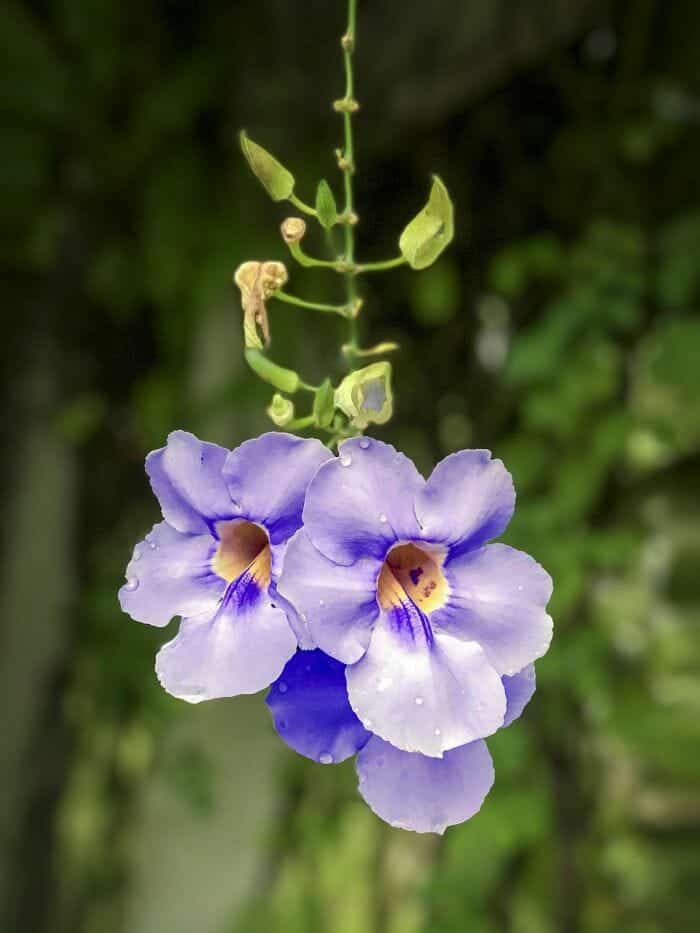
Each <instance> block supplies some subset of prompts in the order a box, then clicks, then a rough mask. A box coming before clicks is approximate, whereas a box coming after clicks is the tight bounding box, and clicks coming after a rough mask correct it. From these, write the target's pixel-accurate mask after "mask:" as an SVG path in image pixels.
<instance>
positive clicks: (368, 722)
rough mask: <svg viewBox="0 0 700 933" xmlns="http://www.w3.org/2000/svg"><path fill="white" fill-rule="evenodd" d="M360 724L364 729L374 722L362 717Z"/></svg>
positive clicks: (370, 726) (369, 727)
mask: <svg viewBox="0 0 700 933" xmlns="http://www.w3.org/2000/svg"><path fill="white" fill-rule="evenodd" d="M362 725H363V726H364V727H365V729H371V728H372V726H373V725H374V723H373V722H372V720H371V719H364V720H363V721H362Z"/></svg>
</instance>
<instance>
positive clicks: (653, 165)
mask: <svg viewBox="0 0 700 933" xmlns="http://www.w3.org/2000/svg"><path fill="white" fill-rule="evenodd" d="M344 27H345V2H344V0H332V2H330V0H235V2H234V0H208V2H207V3H195V2H192V0H189V2H188V0H140V2H139V3H123V2H121V0H87V2H86V0H36V2H24V3H22V2H19V0H5V3H4V4H3V5H2V10H1V12H0V50H1V51H2V61H3V82H2V88H1V90H0V112H1V113H2V126H3V129H2V143H1V145H2V161H1V164H2V173H1V176H0V185H1V186H2V190H1V197H0V204H2V208H0V212H1V215H2V232H3V236H2V246H1V250H2V262H3V269H4V276H3V302H2V304H3V309H4V310H3V311H2V320H3V328H2V341H1V345H0V354H1V357H2V371H3V375H4V376H5V377H6V378H5V380H4V385H5V388H4V390H3V392H2V398H1V400H0V405H1V406H2V408H1V413H2V424H3V433H2V437H3V447H4V455H3V457H2V461H1V465H0V476H1V477H2V484H3V485H2V489H3V503H4V506H3V514H4V518H3V522H2V530H1V532H0V545H1V547H2V562H1V571H0V573H1V574H2V585H1V586H0V603H1V608H2V611H1V613H0V619H1V621H0V737H1V738H0V929H1V930H3V931H7V933H98V931H99V933H160V931H163V930H167V931H168V933H191V931H194V930H197V931H199V933H258V931H261V930H274V931H276V930H282V931H285V933H433V931H440V933H443V931H444V933H453V931H454V933H464V931H478V933H685V931H691V930H695V929H697V918H698V916H699V915H700V885H699V884H698V873H699V871H700V832H699V831H700V689H699V682H698V670H699V665H698V660H699V655H700V639H699V637H698V634H699V623H700V571H699V562H700V522H699V519H700V314H698V313H697V312H698V307H699V303H700V173H699V172H698V166H699V165H700V132H699V129H700V71H699V69H698V62H699V61H700V5H698V3H697V2H695V0H666V2H663V0H619V2H613V0H608V2H604V0H600V2H597V0H517V2H516V0H431V2H430V3H419V2H411V0H365V2H361V3H360V14H359V42H358V54H357V72H358V78H357V84H358V88H357V94H358V97H359V100H360V101H361V103H362V110H361V112H360V114H359V115H358V119H357V121H356V127H357V134H358V135H357V147H358V165H359V172H358V175H357V193H358V209H359V212H360V215H361V218H362V221H361V226H360V228H359V234H358V235H359V252H360V256H361V257H362V258H366V259H380V258H386V257H389V256H393V255H395V253H396V239H397V237H398V234H399V232H400V230H401V229H402V227H403V226H404V224H405V223H406V222H407V221H408V220H409V219H410V218H411V217H412V216H413V215H414V214H415V213H416V211H417V210H418V209H419V208H420V207H421V206H422V205H423V203H424V201H425V197H426V194H427V190H428V186H429V176H430V173H431V172H433V171H435V172H438V173H439V174H440V175H441V176H442V177H443V179H444V180H445V182H446V183H447V185H448V188H449V189H450V191H451V193H452V195H453V196H454V199H455V202H456V206H457V219H458V227H457V237H456V242H455V243H454V245H453V247H452V248H451V249H450V250H449V251H448V252H447V253H446V254H445V255H444V257H443V258H442V259H441V260H440V261H439V262H438V263H437V264H436V265H435V266H434V267H433V268H432V269H430V270H429V271H427V272H425V273H422V274H416V273H413V272H411V271H410V270H397V271H395V272H393V273H392V274H391V275H386V276H378V277H373V278H371V280H367V282H366V286H365V297H366V307H365V312H364V314H363V318H362V329H363V337H364V339H365V342H369V341H371V342H375V341H377V340H384V339H395V340H397V341H399V342H400V344H401V348H402V349H401V351H400V353H399V354H397V356H396V357H395V370H396V383H397V385H396V388H397V399H398V404H397V414H396V418H395V420H394V421H393V422H392V424H391V425H390V426H388V427H387V429H386V430H383V431H382V432H381V436H382V437H383V438H385V439H387V440H389V441H391V442H392V443H395V444H396V445H398V446H399V447H401V448H403V449H404V450H405V451H406V452H407V453H408V454H410V455H411V456H412V457H413V458H415V460H416V462H417V463H418V465H419V466H420V467H421V468H422V469H424V470H426V471H428V470H430V468H431V466H432V465H433V464H434V462H435V461H436V460H437V459H439V458H441V457H443V456H444V455H446V454H448V453H449V452H450V451H452V450H455V449H458V448H461V447H465V446H487V447H490V448H492V449H493V450H494V451H495V452H496V454H497V455H498V456H499V457H501V458H502V459H503V460H504V461H505V463H506V464H507V466H508V467H509V468H510V469H511V470H512V472H513V474H514V476H515V480H516V486H517V488H518V493H519V505H518V511H517V515H516V519H515V521H514V522H513V524H512V526H511V528H510V529H509V531H508V535H507V541H508V542H509V543H511V544H513V545H515V546H518V547H522V548H524V549H526V550H527V551H529V552H531V553H532V554H534V555H535V556H536V557H537V559H538V560H540V561H541V562H542V563H543V564H544V565H545V566H546V567H547V568H548V569H549V570H550V572H551V573H552V575H553V577H554V580H555V595H554V600H553V604H552V611H553V615H554V617H555V622H556V629H555V640H554V642H553V645H552V648H551V650H550V652H549V654H548V655H547V657H546V658H545V659H544V660H543V661H541V662H540V664H539V665H538V682H539V689H538V692H537V694H536V696H535V698H534V700H533V702H532V703H531V705H530V707H529V709H528V711H527V714H526V715H525V717H524V718H523V719H522V720H521V721H520V722H519V723H518V724H517V726H516V727H514V728H512V729H509V730H507V731H505V732H504V733H502V734H499V735H497V736H496V737H495V738H494V739H493V740H491V741H490V742H489V745H490V747H491V750H492V753H493V756H494V759H495V763H496V775H497V779H496V785H495V787H494V789H493V791H492V792H491V794H490V796H489V797H488V799H487V802H486V805H485V806H484V808H483V810H482V811H481V813H480V814H479V815H478V816H476V817H475V818H474V819H473V820H471V821H470V822H468V823H466V824H464V825H462V826H460V827H457V828H454V829H451V830H449V831H448V832H447V834H446V835H445V836H444V837H442V838H438V837H429V836H417V835H413V834H409V833H404V832H401V831H399V830H392V829H390V828H389V827H387V826H385V825H384V824H382V823H381V822H380V821H379V820H377V819H376V818H375V817H374V816H373V815H372V814H371V812H370V811H369V810H368V809H367V808H366V806H365V805H364V804H363V803H362V801H361V800H360V798H359V797H358V795H357V793H356V790H355V783H356V778H355V775H354V771H353V765H352V763H351V762H347V763H345V764H344V765H341V766H338V767H334V768H330V767H321V766H319V765H314V764H313V763H311V762H308V761H305V760H302V759H301V758H298V757H296V756H295V755H294V754H293V753H292V752H291V751H288V750H287V748H286V747H285V746H284V745H283V744H282V743H281V742H280V741H279V740H277V738H276V737H275V736H274V734H273V730H272V726H271V723H270V722H269V720H268V715H267V712H266V709H265V706H264V704H263V702H262V698H261V697H254V698H243V699H239V700H235V701H217V702H213V703H209V704H204V705H202V706H199V707H190V706H188V705H186V704H184V703H180V702H177V701H175V700H173V699H171V698H170V697H168V696H167V695H166V694H165V693H163V692H162V691H161V690H160V688H159V687H158V685H157V683H156V680H155V677H154V675H153V656H154V653H155V651H156V650H157V648H158V646H159V644H160V643H162V642H163V641H164V640H166V639H167V638H168V637H172V634H173V633H174V631H175V628H176V623H172V624H171V627H170V629H168V631H167V632H162V631H157V630H149V629H148V628H147V627H145V626H139V625H137V624H135V623H133V622H131V621H130V620H129V619H128V618H127V617H125V616H123V615H121V614H120V612H119V609H118V605H117V600H116V591H117V588H118V587H119V585H120V584H121V582H122V580H123V571H124V567H125V565H126V562H127V559H128V557H129V555H130V553H131V548H132V546H133V544H134V542H135V541H136V540H138V539H140V538H141V537H142V536H143V535H144V533H145V532H146V531H147V530H148V529H149V528H150V526H151V524H152V523H153V522H155V521H156V520H158V518H159V514H158V509H157V505H156V503H155V501H154V499H153V498H152V497H151V494H150V491H149V488H148V484H147V482H146V478H145V475H144V472H143V460H144V455H145V454H146V452H147V451H149V450H150V449H152V448H154V447H158V446H161V445H162V444H163V442H164V439H165V437H166V435H167V433H168V431H170V430H172V429H174V428H177V427H181V428H186V429H189V430H192V431H195V432H196V433H198V434H200V435H201V436H203V437H205V438H207V439H210V440H215V441H218V442H220V443H222V444H225V445H226V446H229V447H232V446H235V445H236V444H237V443H238V442H239V441H241V440H243V439H244V438H246V437H249V436H250V435H252V434H256V433H258V432H260V431H262V430H265V429H266V428H267V427H268V423H267V422H266V418H265V415H264V409H265V406H266V404H267V403H268V401H269V398H270V396H271V394H272V392H271V391H270V392H267V391H266V389H265V387H263V386H262V385H261V384H260V383H258V382H257V381H256V379H255V378H254V377H253V376H252V375H251V374H250V373H249V372H248V371H247V369H246V368H245V366H244V364H243V361H242V349H241V313H240V308H239V304H238V299H237V297H236V295H234V293H233V289H232V286H231V276H232V273H233V270H234V269H235V267H236V266H237V265H238V264H239V263H240V262H242V261H244V260H246V259H260V260H266V259H281V260H286V250H285V248H284V246H283V244H282V242H281V239H280V237H279V233H278V225H279V223H280V221H281V220H282V219H283V218H284V216H286V213H288V212H289V211H288V210H287V209H286V208H285V207H284V206H283V205H275V204H272V203H271V202H270V201H269V200H268V199H267V197H266V195H265V193H264V191H263V190H262V189H261V188H260V186H259V185H258V184H257V182H256V181H255V180H254V179H253V177H252V176H251V175H250V173H249V171H248V169H247V167H246V166H245V163H244V161H243V159H242V157H241V155H240V153H239V150H238V146H237V137H236V134H237V131H238V130H239V129H240V128H242V127H245V128H246V129H248V131H249V132H250V134H251V136H252V137H253V138H254V139H256V140H257V141H259V142H260V143H262V144H263V145H265V146H266V147H267V148H269V149H270V150H272V151H273V152H274V153H275V154H276V155H277V156H278V157H279V158H280V159H281V160H282V161H283V162H284V163H285V164H287V165H288V166H289V167H290V168H291V169H292V170H293V171H294V173H295V175H296V176H297V180H298V191H299V193H300V194H301V195H302V197H305V199H306V200H309V199H311V198H312V197H313V191H314V189H315V185H316V182H317V181H318V179H319V178H320V177H324V176H325V177H326V178H328V179H329V180H331V181H332V182H333V183H334V184H335V185H336V190H338V185H337V182H338V178H337V170H336V169H335V164H334V159H333V155H332V152H333V149H334V147H335V146H337V145H338V144H339V141H340V129H341V127H340V121H339V119H338V117H337V115H335V114H333V112H332V110H331V108H330V101H331V100H333V99H334V98H337V97H339V96H340V95H341V94H342V90H343V80H342V73H341V63H340V58H339V48H338V39H339V37H340V35H341V34H342V32H343V30H344ZM309 240H311V238H309ZM314 246H317V247H318V249H317V250H316V249H314ZM308 248H309V251H316V252H320V250H321V248H322V243H319V244H313V243H311V242H309V244H308ZM292 285H293V290H294V291H295V292H296V293H297V294H303V295H308V296H314V297H316V298H317V299H320V300H323V299H324V298H325V299H327V300H339V299H340V294H339V292H338V291H337V290H338V289H339V287H340V286H339V283H338V282H337V281H336V278H335V277H334V276H333V274H332V273H328V274H327V273H325V272H323V271H321V272H317V273H316V274H315V275H314V276H312V277H311V276H309V275H308V274H307V273H303V274H302V272H301V271H300V270H298V269H296V268H295V269H294V270H293V271H292ZM290 288H291V286H290ZM271 316H272V328H273V347H272V352H273V355H274V358H275V359H276V360H277V361H278V362H281V363H291V362H295V363H297V364H298V365H299V367H300V369H301V370H302V371H303V372H304V374H305V376H306V378H308V379H310V380H311V381H319V380H320V378H322V377H323V376H324V375H325V374H326V372H327V369H328V364H329V361H330V362H331V364H332V365H333V367H334V375H336V376H337V375H339V374H340V373H341V372H342V363H341V360H340V359H339V357H338V347H339V345H340V343H341V342H342V341H343V340H344V339H345V334H344V323H343V322H342V321H340V320H338V321H335V320H326V319H325V318H324V317H323V316H322V315H317V316H313V314H310V313H309V312H304V311H301V310H299V309H295V308H290V307H289V306H286V305H281V304H279V303H277V304H274V305H272V306H271ZM693 918H695V920H693Z"/></svg>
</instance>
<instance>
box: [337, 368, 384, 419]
mask: <svg viewBox="0 0 700 933" xmlns="http://www.w3.org/2000/svg"><path fill="white" fill-rule="evenodd" d="M335 404H336V406H337V407H338V408H340V410H341V411H342V412H344V413H345V414H346V415H347V416H348V418H350V420H351V421H352V423H353V425H355V427H357V428H360V429H361V430H364V429H365V428H366V427H367V426H368V425H369V424H386V422H387V421H388V420H389V419H390V418H391V413H392V408H393V397H392V392H391V363H388V362H387V361H386V360H382V362H381V363H372V365H371V366H366V367H365V368H364V369H358V370H356V372H353V373H350V375H349V376H346V377H345V379H343V381H342V382H341V383H340V385H339V386H338V388H337V389H336V391H335Z"/></svg>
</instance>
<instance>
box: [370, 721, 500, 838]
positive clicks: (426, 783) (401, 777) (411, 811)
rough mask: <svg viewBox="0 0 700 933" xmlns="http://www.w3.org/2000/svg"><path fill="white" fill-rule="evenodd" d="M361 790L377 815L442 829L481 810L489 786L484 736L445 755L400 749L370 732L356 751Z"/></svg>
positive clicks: (417, 827)
mask: <svg viewBox="0 0 700 933" xmlns="http://www.w3.org/2000/svg"><path fill="white" fill-rule="evenodd" d="M357 773H358V775H359V778H360V785H359V789H360V794H361V795H362V796H363V797H364V799H365V800H366V801H367V803H368V804H369V806H370V807H371V808H372V810H374V812H375V813H376V814H377V816H379V817H380V818H381V819H383V820H386V822H387V823H390V824H391V825H392V826H396V827H398V828H400V829H410V830H413V831H414V832H417V833H443V832H444V831H445V829H446V828H447V827H448V826H455V825H456V824H458V823H463V822H464V821H465V820H468V819H469V818H470V817H472V816H474V814H475V813H477V812H478V811H479V809H480V808H481V805H482V803H483V802H484V798H485V797H486V795H487V794H488V792H489V791H490V790H491V787H492V786H493V779H494V772H493V762H492V761H491V755H490V754H489V750H488V749H487V747H486V743H485V742H482V741H477V742H472V743H470V744H469V745H462V746H461V747H460V748H455V749H453V750H452V751H449V752H446V753H445V756H444V758H428V757H426V756H425V755H419V754H409V753H408V752H403V751H400V750H399V749H397V748H394V747H393V746H392V745H389V744H388V743H387V742H383V741H382V740H381V739H379V738H377V737H376V736H374V737H373V738H371V739H370V740H369V742H368V743H367V745H365V747H364V748H363V749H362V751H361V752H360V754H359V755H358V757H357Z"/></svg>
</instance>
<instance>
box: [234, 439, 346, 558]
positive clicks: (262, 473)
mask: <svg viewBox="0 0 700 933" xmlns="http://www.w3.org/2000/svg"><path fill="white" fill-rule="evenodd" d="M332 457H333V455H332V454H331V452H330V451H329V450H328V448H326V447H324V445H323V444H322V443H321V442H320V441H318V440H316V439H314V438H306V439H305V438H301V437H295V436H294V435H292V434H284V433H282V432H279V431H273V432H270V433H267V434H262V435H261V436H260V437H257V438H254V439H252V440H249V441H245V442H244V443H243V444H241V446H240V447H238V448H236V450H234V451H233V452H232V453H231V454H229V456H228V458H227V460H226V464H225V466H224V476H225V479H226V483H227V486H228V490H229V494H230V495H231V497H232V498H233V500H234V501H235V502H237V503H238V504H239V506H240V508H241V512H242V514H244V515H246V516H247V517H248V518H249V519H251V521H255V522H258V523H259V524H261V525H264V527H265V528H266V529H267V532H268V534H269V535H270V541H271V542H272V544H273V545H277V544H280V543H281V542H283V541H286V540H287V539H288V538H291V536H292V535H293V534H294V532H295V531H297V529H298V528H300V527H301V513H302V509H303V507H304V497H305V495H306V489H307V487H308V485H309V483H310V481H311V479H312V477H313V476H314V474H315V473H316V471H317V470H318V468H319V467H320V466H321V464H323V463H325V462H326V461H327V460H329V459H332Z"/></svg>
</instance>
